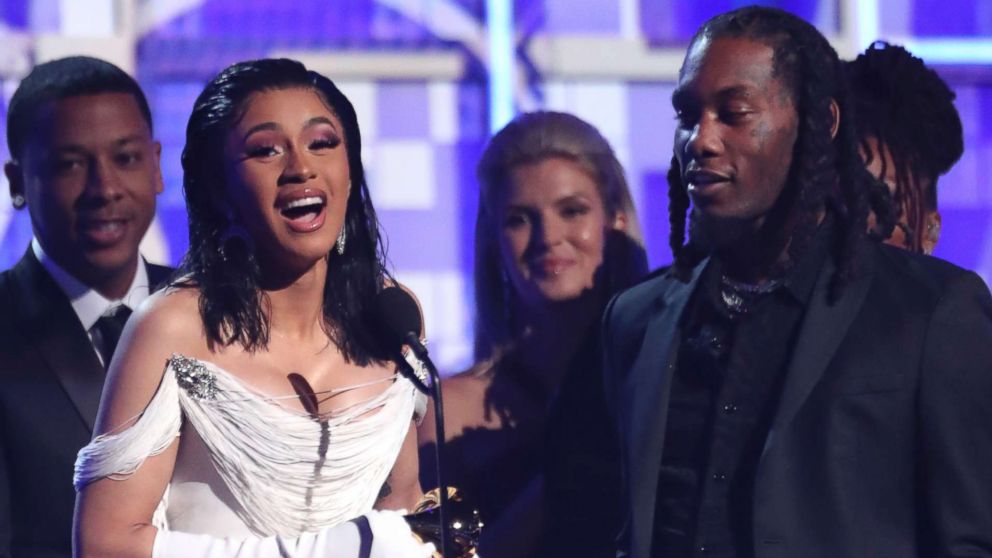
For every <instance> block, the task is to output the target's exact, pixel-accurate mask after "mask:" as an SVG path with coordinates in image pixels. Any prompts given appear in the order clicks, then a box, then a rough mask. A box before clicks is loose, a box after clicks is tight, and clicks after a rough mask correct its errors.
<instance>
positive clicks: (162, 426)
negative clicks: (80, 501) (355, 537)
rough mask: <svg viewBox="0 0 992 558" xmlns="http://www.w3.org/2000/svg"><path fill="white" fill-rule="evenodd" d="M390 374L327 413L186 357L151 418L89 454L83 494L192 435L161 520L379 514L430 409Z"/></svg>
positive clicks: (310, 524)
mask: <svg viewBox="0 0 992 558" xmlns="http://www.w3.org/2000/svg"><path fill="white" fill-rule="evenodd" d="M385 381H388V382H390V385H389V386H388V387H387V388H386V389H385V390H384V391H383V392H382V393H380V394H379V395H378V396H376V397H373V398H371V399H368V400H366V401H363V402H361V403H360V404H357V405H353V406H351V407H349V408H347V409H343V410H339V411H337V412H335V413H334V414H332V415H331V416H328V417H322V418H321V419H320V420H317V419H315V418H313V417H311V416H310V415H308V414H306V413H303V412H298V411H294V410H291V409H289V408H287V407H284V406H282V405H281V404H280V403H279V399H280V398H273V397H266V396H263V395H261V394H259V393H257V392H255V391H253V390H252V389H251V388H249V387H247V386H245V385H244V384H243V383H241V382H240V381H239V380H238V379H237V378H235V377H234V376H233V375H231V374H229V373H228V372H226V371H224V370H223V369H221V368H219V367H217V366H215V365H213V364H211V363H209V362H206V361H200V360H196V359H190V358H186V357H183V356H179V355H175V356H173V357H172V358H171V359H170V360H169V362H168V364H167V366H166V373H165V374H164V376H163V378H162V382H161V384H160V386H159V388H158V390H157V392H156V393H155V395H154V397H153V398H152V401H151V402H150V403H149V404H148V406H147V407H146V409H145V411H144V412H143V413H142V414H141V416H140V417H138V418H137V420H136V421H134V422H133V424H131V425H130V426H128V427H127V428H125V429H123V430H121V431H118V432H112V433H109V434H105V435H101V436H98V437H97V438H95V439H94V440H93V441H92V442H91V443H90V444H89V445H88V446H86V447H85V448H83V449H82V450H81V451H80V452H79V457H78V459H77V461H76V474H75V479H74V482H75V485H76V489H77V490H79V489H80V488H82V487H83V486H85V485H86V484H88V483H90V482H92V481H94V480H96V479H99V478H104V477H110V478H122V477H125V476H127V475H129V474H132V473H133V472H134V471H136V470H137V468H138V467H140V465H141V463H142V462H143V461H144V460H145V459H146V458H148V457H149V456H152V455H155V454H157V453H160V452H162V451H164V450H165V448H167V447H168V446H169V444H170V443H171V442H172V441H173V440H174V439H175V437H176V436H179V435H180V431H182V433H183V439H182V440H181V441H180V450H179V453H178V455H177V459H176V468H175V472H174V474H173V481H172V483H171V484H170V487H169V489H168V491H167V492H166V495H165V497H164V498H163V501H162V503H161V504H160V506H159V511H158V512H157V513H156V516H155V524H156V526H157V527H159V528H161V529H177V530H182V531H187V532H194V533H204V534H210V535H215V536H244V535H247V534H251V535H257V536H270V535H280V536H297V535H299V534H302V533H307V532H314V531H317V530H319V529H321V528H324V527H327V526H331V525H336V524H339V523H342V522H344V521H347V520H349V519H352V518H354V517H357V516H359V515H362V514H364V513H366V512H368V511H369V510H371V509H372V506H373V504H374V503H375V500H376V497H377V495H378V493H379V490H380V489H381V487H382V485H383V483H384V482H385V480H386V477H387V475H388V474H389V472H390V470H391V469H392V466H393V464H394V462H395V461H396V457H397V455H398V454H399V450H400V447H401V445H402V443H403V440H404V438H405V436H406V434H407V432H408V430H409V427H410V420H411V418H413V417H414V416H416V415H422V413H423V410H424V406H425V405H426V399H425V398H424V396H422V395H420V394H419V393H418V392H417V391H416V389H415V388H414V386H413V385H412V384H411V383H410V381H409V380H407V379H406V378H403V377H402V376H399V375H397V376H395V377H393V378H389V379H387V380H385ZM354 387H358V386H352V388H349V389H353V388H354ZM184 446H186V447H184ZM204 455H207V456H209V462H210V463H211V464H212V467H209V466H207V465H206V464H205V463H203V461H204ZM205 468H206V469H210V470H209V471H207V472H204V471H203V469H205ZM218 479H219V480H218ZM225 515H226V516H227V517H224V516H225ZM232 523H240V524H241V525H232Z"/></svg>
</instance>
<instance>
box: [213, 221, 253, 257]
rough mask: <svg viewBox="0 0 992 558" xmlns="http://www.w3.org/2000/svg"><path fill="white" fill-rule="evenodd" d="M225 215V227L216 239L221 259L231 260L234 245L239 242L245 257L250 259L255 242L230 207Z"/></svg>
mask: <svg viewBox="0 0 992 558" xmlns="http://www.w3.org/2000/svg"><path fill="white" fill-rule="evenodd" d="M225 216H226V217H227V227H226V228H224V232H222V233H221V234H220V238H218V239H217V244H218V246H217V248H218V250H219V251H220V257H221V259H222V260H224V261H225V262H226V261H231V260H232V259H233V258H234V257H235V254H234V246H235V245H236V244H237V243H239V242H240V243H241V246H242V248H243V249H244V251H245V257H246V258H247V259H251V258H252V256H253V255H254V253H255V242H254V241H253V240H252V239H251V235H249V234H248V230H247V229H245V228H244V226H243V225H242V224H241V223H239V222H238V219H237V218H236V217H235V216H234V212H233V211H231V210H230V209H228V210H227V211H226V212H225Z"/></svg>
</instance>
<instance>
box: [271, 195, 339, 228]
mask: <svg viewBox="0 0 992 558" xmlns="http://www.w3.org/2000/svg"><path fill="white" fill-rule="evenodd" d="M326 205H327V203H326V202H325V201H324V200H323V199H321V198H320V197H319V196H310V197H306V198H301V199H298V200H293V201H291V202H289V203H287V204H286V206H285V207H283V208H282V209H281V210H280V211H279V212H280V213H282V215H283V217H285V218H287V219H289V220H290V221H296V222H302V223H307V222H310V221H313V220H314V219H316V218H317V217H318V216H319V215H320V213H321V212H322V211H324V206H326Z"/></svg>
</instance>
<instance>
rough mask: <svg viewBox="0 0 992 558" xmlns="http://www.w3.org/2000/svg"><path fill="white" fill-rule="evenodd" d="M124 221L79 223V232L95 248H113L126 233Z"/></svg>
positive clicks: (108, 220)
mask: <svg viewBox="0 0 992 558" xmlns="http://www.w3.org/2000/svg"><path fill="white" fill-rule="evenodd" d="M126 226H127V222H126V221H125V220H123V219H92V220H87V221H83V222H80V223H79V232H80V233H81V234H82V236H83V237H84V238H86V239H87V240H88V241H89V243H90V244H92V245H94V246H112V245H114V244H116V243H117V242H119V241H120V240H121V239H122V238H123V237H124V233H125V231H126Z"/></svg>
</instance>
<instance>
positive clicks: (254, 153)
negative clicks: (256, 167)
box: [247, 145, 276, 157]
mask: <svg viewBox="0 0 992 558" xmlns="http://www.w3.org/2000/svg"><path fill="white" fill-rule="evenodd" d="M275 149H276V146H274V145H259V146H258V147H253V148H251V149H249V150H248V151H247V154H248V156H249V157H260V156H265V155H268V154H269V153H271V152H273V151H275Z"/></svg>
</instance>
